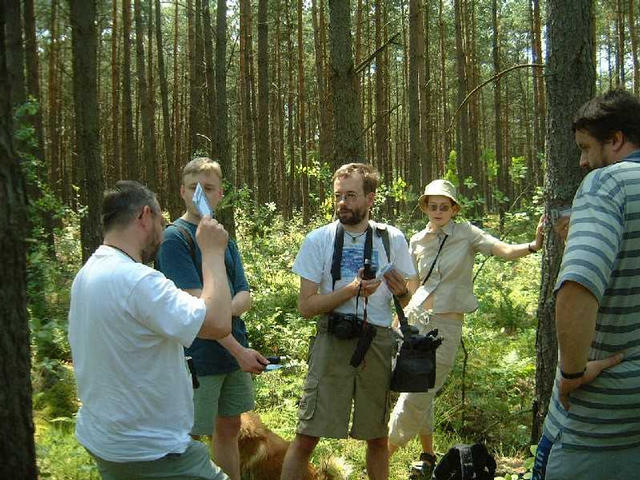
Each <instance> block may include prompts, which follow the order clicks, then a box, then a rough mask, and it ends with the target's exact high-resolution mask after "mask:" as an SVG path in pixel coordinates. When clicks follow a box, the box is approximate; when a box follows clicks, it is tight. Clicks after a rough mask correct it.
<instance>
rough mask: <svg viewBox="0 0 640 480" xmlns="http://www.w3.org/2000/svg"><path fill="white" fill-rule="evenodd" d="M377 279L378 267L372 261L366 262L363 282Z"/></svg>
mask: <svg viewBox="0 0 640 480" xmlns="http://www.w3.org/2000/svg"><path fill="white" fill-rule="evenodd" d="M374 278H376V267H374V266H373V265H372V264H371V260H369V259H367V260H365V261H364V269H363V271H362V279H363V280H373V279H374Z"/></svg>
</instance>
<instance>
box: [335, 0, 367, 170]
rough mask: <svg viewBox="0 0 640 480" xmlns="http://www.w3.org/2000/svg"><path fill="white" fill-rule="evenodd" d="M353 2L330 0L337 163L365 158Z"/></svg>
mask: <svg viewBox="0 0 640 480" xmlns="http://www.w3.org/2000/svg"><path fill="white" fill-rule="evenodd" d="M350 3H351V2H350V1H349V0H329V15H330V24H329V51H330V58H331V84H332V87H333V90H332V93H333V108H334V116H333V131H334V151H333V152H334V153H333V156H334V163H338V164H342V163H346V162H355V161H363V160H364V143H363V138H362V133H363V131H362V130H363V129H362V110H361V108H360V102H359V101H358V95H357V90H356V75H355V71H354V66H353V55H352V53H351V25H350V24H351V22H350V18H351V17H350V11H351V10H350Z"/></svg>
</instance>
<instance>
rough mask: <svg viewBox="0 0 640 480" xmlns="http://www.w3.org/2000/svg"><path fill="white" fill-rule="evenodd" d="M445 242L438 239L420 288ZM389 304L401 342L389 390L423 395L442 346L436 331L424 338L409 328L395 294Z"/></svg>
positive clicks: (432, 379) (430, 385) (433, 376)
mask: <svg viewBox="0 0 640 480" xmlns="http://www.w3.org/2000/svg"><path fill="white" fill-rule="evenodd" d="M446 241H447V235H445V237H444V238H443V239H442V242H441V243H440V247H439V248H438V253H436V257H435V258H434V259H433V263H431V267H430V268H429V272H428V273H427V276H426V277H425V278H424V280H423V281H422V282H421V283H422V285H424V284H425V283H426V281H427V280H428V279H429V277H430V276H431V273H432V272H433V268H434V267H435V265H436V261H437V260H438V257H439V256H440V252H441V251H442V247H444V242H446ZM393 303H394V305H395V307H396V312H397V314H398V320H399V321H400V330H401V331H402V335H403V336H404V341H403V342H402V346H401V347H400V352H399V353H398V356H397V357H396V366H395V368H394V369H393V373H392V375H391V387H390V388H391V390H393V391H394V392H426V391H428V390H429V389H430V388H433V385H434V384H435V382H436V349H437V348H438V347H439V346H440V344H441V343H442V337H438V330H437V329H434V330H431V331H430V332H429V333H427V334H426V335H420V334H419V333H418V329H417V328H415V327H413V326H411V325H409V322H408V321H407V317H406V316H405V314H404V309H403V308H402V305H400V301H399V300H398V299H397V297H396V296H395V295H394V296H393Z"/></svg>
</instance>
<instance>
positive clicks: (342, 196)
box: [282, 163, 415, 480]
mask: <svg viewBox="0 0 640 480" xmlns="http://www.w3.org/2000/svg"><path fill="white" fill-rule="evenodd" d="M377 184H378V173H377V172H376V171H375V170H374V169H373V168H372V167H371V166H369V165H365V164H362V163H350V164H347V165H343V166H342V167H340V168H339V169H338V170H337V171H336V172H335V173H334V175H333V193H334V201H335V211H336V216H337V217H338V220H337V221H335V222H332V223H330V224H328V225H325V226H323V227H320V228H318V229H316V230H314V231H313V232H311V233H310V234H309V235H307V237H306V239H305V240H304V243H303V244H302V247H301V248H300V251H299V253H298V256H297V257H296V260H295V263H294V265H293V271H294V272H295V273H296V274H298V275H299V276H300V293H299V296H298V309H299V310H300V313H301V314H302V315H303V316H304V317H306V318H311V317H315V316H317V317H318V319H317V335H316V337H315V339H314V341H313V344H312V347H311V353H310V360H309V373H308V375H307V379H306V382H305V386H304V394H303V397H302V400H301V401H300V408H299V412H298V417H299V423H298V428H297V434H296V437H295V439H294V440H293V442H292V443H291V445H290V447H289V450H288V451H287V454H286V457H285V460H284V464H283V468H282V478H283V479H285V480H291V479H297V478H302V473H303V472H304V467H305V466H306V465H307V462H308V461H309V458H310V456H311V454H312V452H313V450H314V448H315V446H316V445H317V443H318V440H319V439H320V437H330V438H346V437H347V435H350V436H351V437H353V438H356V439H359V440H364V441H366V442H367V458H366V463H367V472H368V475H369V478H372V479H386V478H388V469H389V468H388V467H389V465H388V451H387V421H388V418H389V384H390V380H391V359H392V356H393V353H394V351H395V345H396V341H395V337H394V334H393V332H392V330H391V322H392V307H391V299H392V294H393V295H396V296H398V297H399V298H400V299H401V302H403V303H406V302H407V301H408V299H409V297H410V292H409V290H408V289H407V279H409V278H413V277H414V276H415V269H414V266H413V263H412V261H411V257H410V256H409V250H408V246H407V242H406V240H405V238H404V236H403V234H402V232H400V230H398V229H397V228H395V227H392V226H389V225H383V224H377V223H375V222H373V221H370V220H369V212H370V209H371V207H372V206H373V203H374V199H375V194H376V187H377ZM385 230H386V232H387V233H383V232H384V231H385ZM386 235H388V243H389V248H388V250H389V251H388V252H387V249H386V248H385V240H384V237H385V236H386ZM367 242H370V243H369V245H370V252H369V254H370V265H371V266H372V267H373V269H374V270H377V271H378V272H380V271H383V270H386V269H387V267H388V266H393V268H391V269H389V270H388V271H386V273H385V274H384V281H383V279H382V277H380V276H379V275H378V276H377V277H376V278H369V279H367V278H363V273H364V268H363V265H364V258H365V256H366V255H367V252H366V250H367V248H366V247H365V245H366V244H367ZM336 243H340V244H341V248H340V249H339V250H336V248H335V247H336ZM340 250H341V255H339V254H336V252H339V251H340ZM337 256H339V257H341V258H337V259H336V257H337ZM364 277H368V275H364ZM365 308H366V310H365ZM365 312H366V313H365ZM365 316H366V319H365ZM363 319H364V320H366V324H368V325H370V326H371V327H368V328H371V329H373V330H372V331H373V338H372V341H371V345H370V346H369V348H368V350H367V351H366V353H365V355H364V358H363V360H362V362H361V363H359V364H358V366H356V367H354V366H353V365H352V363H351V360H350V359H351V358H352V355H353V354H354V350H355V349H356V346H357V345H358V340H359V337H358V335H357V333H359V332H361V331H362V330H361V329H362V328H363V327H362V326H361V325H360V322H361V321H362V320H363ZM338 323H340V324H341V325H346V326H347V327H348V328H349V325H350V324H351V325H354V327H353V331H354V332H355V333H356V335H355V336H353V337H351V338H345V335H344V334H342V333H339V332H340V331H342V330H343V329H342V328H340V329H339V328H338V327H337V325H338ZM347 336H348V335H347ZM352 410H353V417H352V421H351V428H350V429H349V423H350V421H349V420H350V416H351V411H352Z"/></svg>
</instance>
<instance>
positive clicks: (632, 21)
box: [628, 0, 640, 96]
mask: <svg viewBox="0 0 640 480" xmlns="http://www.w3.org/2000/svg"><path fill="white" fill-rule="evenodd" d="M633 3H634V0H629V12H628V14H629V36H630V37H631V58H632V60H633V93H634V94H635V95H636V96H637V95H638V94H639V93H640V64H639V63H638V29H637V26H636V15H635V10H634V5H633Z"/></svg>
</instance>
